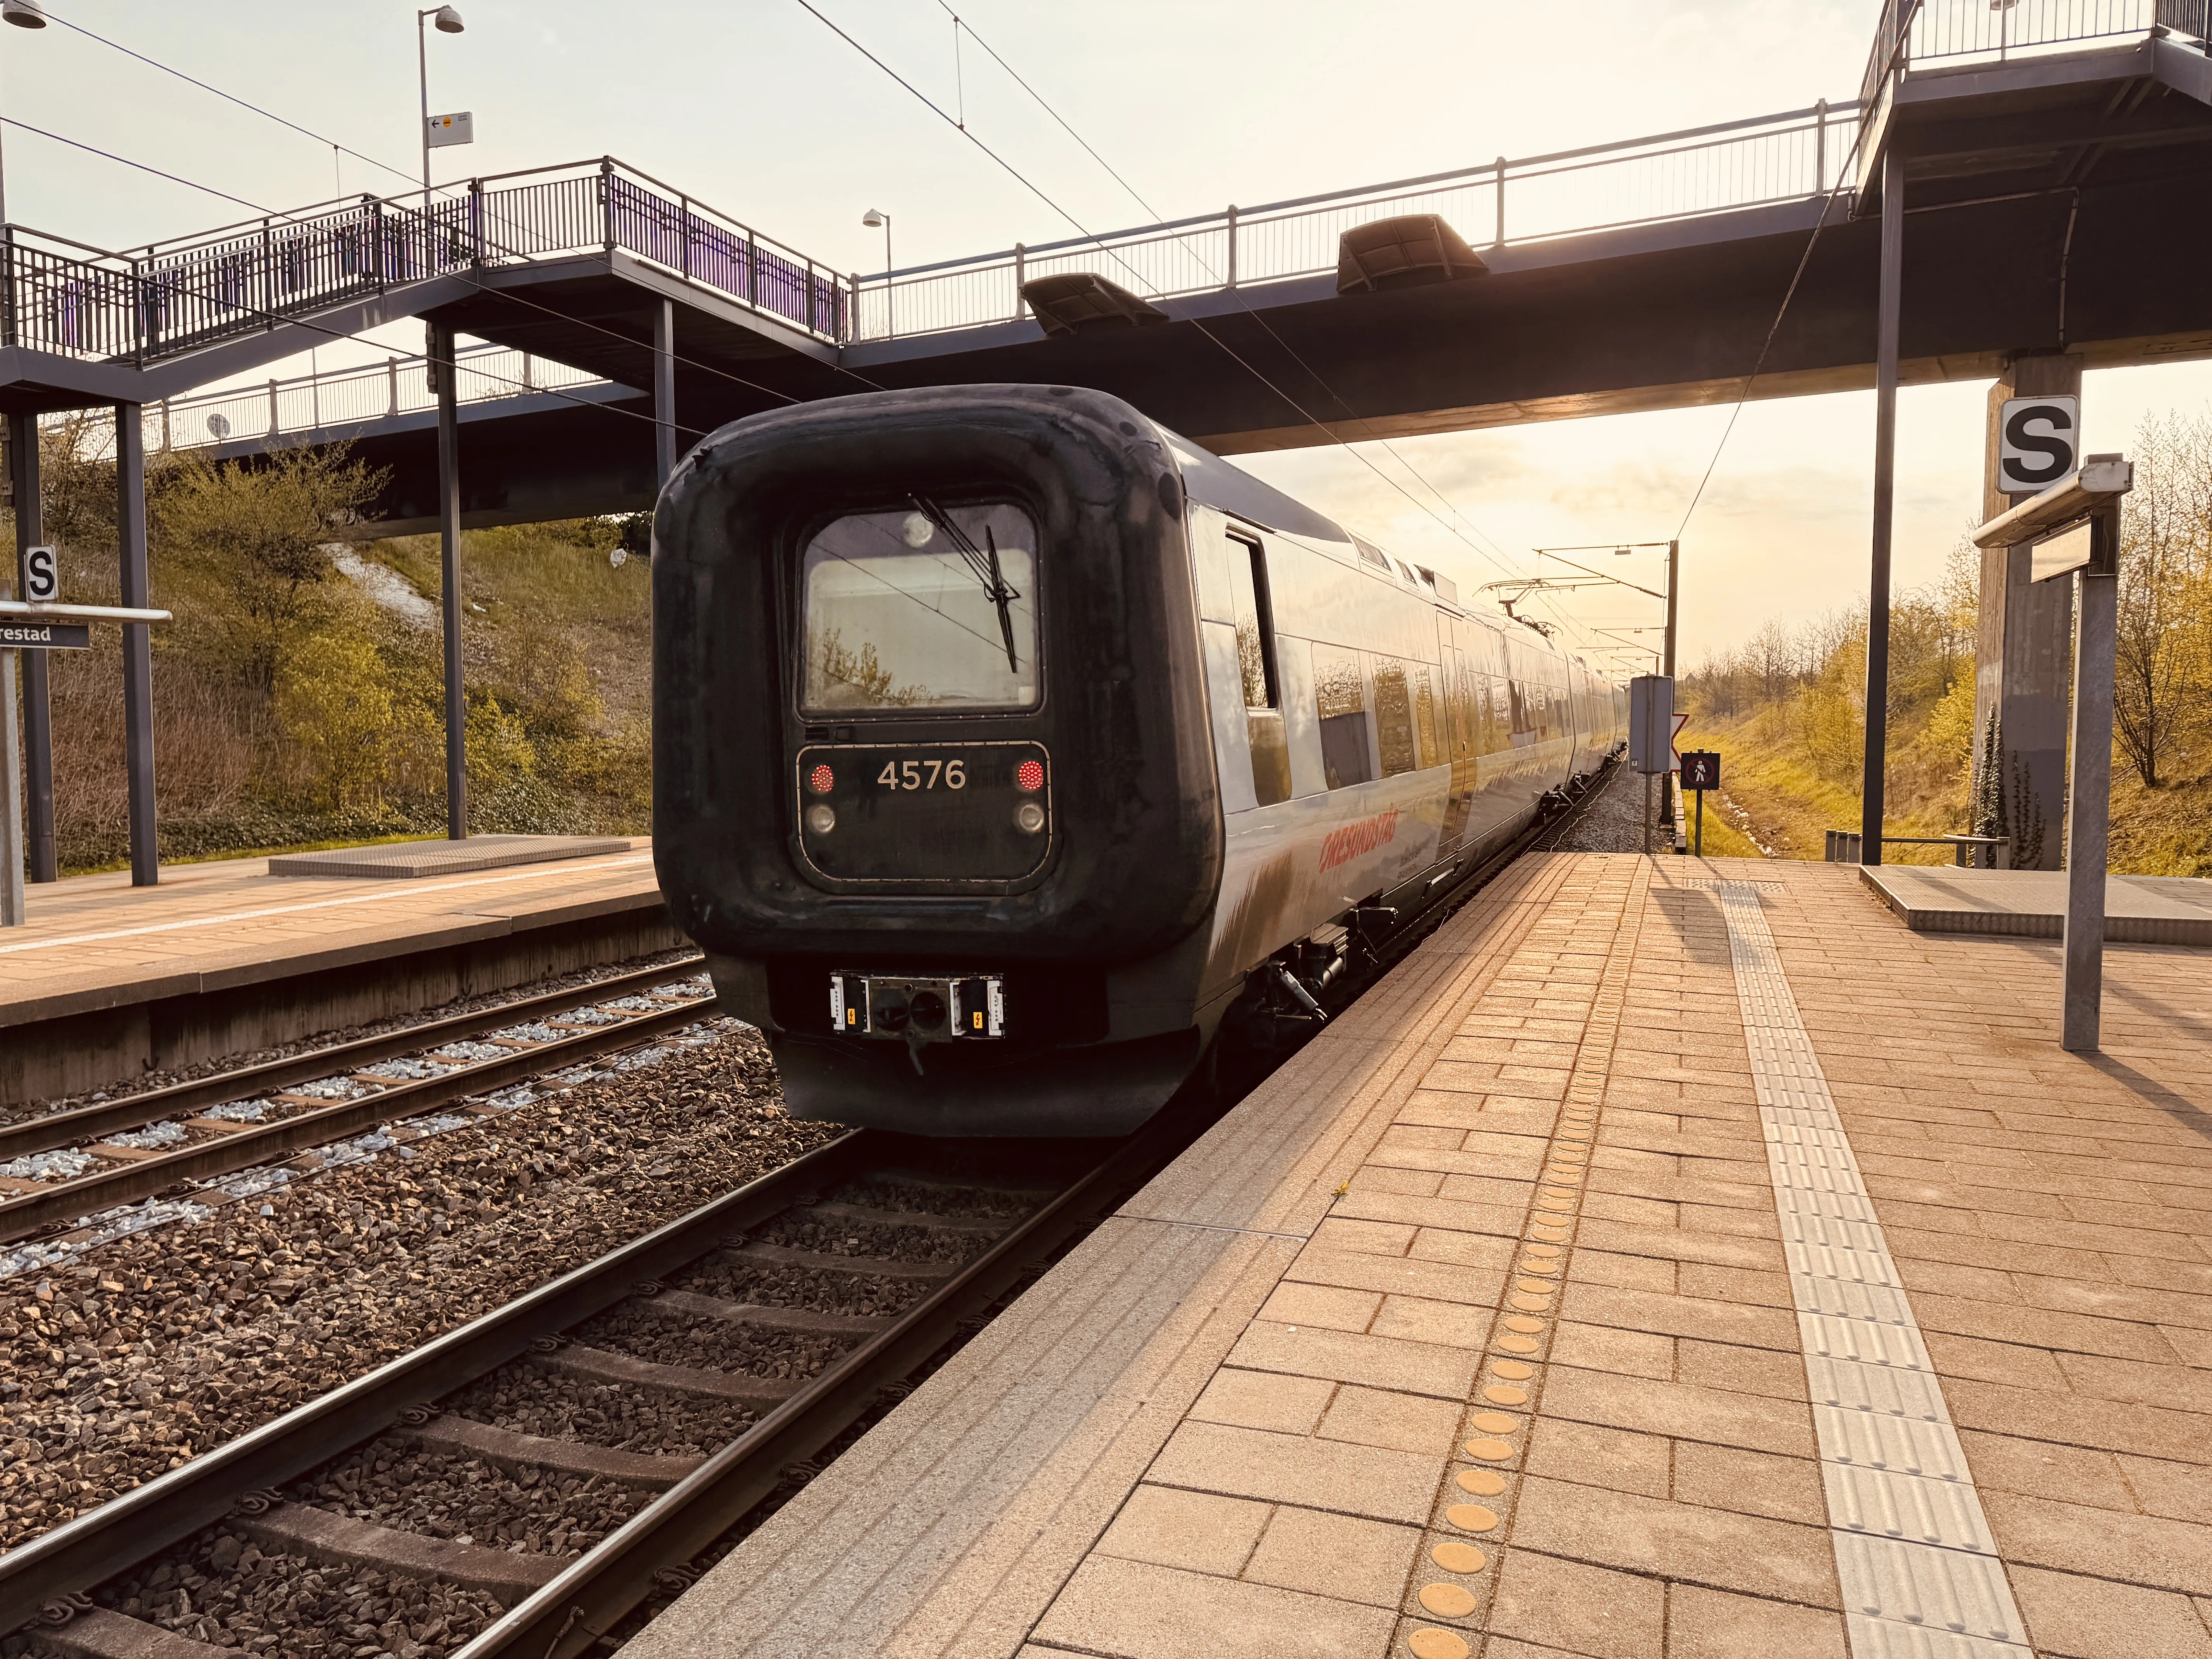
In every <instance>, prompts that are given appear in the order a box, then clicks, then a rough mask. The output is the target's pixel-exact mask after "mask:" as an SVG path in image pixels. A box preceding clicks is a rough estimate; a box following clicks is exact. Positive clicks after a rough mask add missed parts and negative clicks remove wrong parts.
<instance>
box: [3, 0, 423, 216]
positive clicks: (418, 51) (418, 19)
mask: <svg viewBox="0 0 2212 1659" xmlns="http://www.w3.org/2000/svg"><path fill="white" fill-rule="evenodd" d="M7 3H17V0H7ZM426 19H427V20H428V21H432V22H435V24H436V25H437V26H438V33H441V34H459V33H461V31H462V29H463V28H464V27H465V25H464V24H463V23H462V21H461V15H460V13H459V12H457V11H455V10H454V9H453V8H452V7H451V6H432V7H429V8H428V9H426V10H422V11H418V12H416V14H415V67H416V70H417V72H418V75H419V77H420V80H421V82H422V125H421V127H420V128H418V129H417V130H416V137H419V138H421V139H422V205H423V207H424V208H425V209H426V210H427V209H428V207H429V205H430V47H429V39H430V37H429V35H428V33H427V32H426V31H425V30H424V29H423V27H422V24H423V21H424V20H426Z"/></svg>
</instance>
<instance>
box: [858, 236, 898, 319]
mask: <svg viewBox="0 0 2212 1659" xmlns="http://www.w3.org/2000/svg"><path fill="white" fill-rule="evenodd" d="M860 222H861V223H862V224H864V225H866V227H867V228H869V229H870V230H874V229H876V228H878V227H879V226H880V227H881V228H882V230H883V233H884V333H885V334H887V335H889V334H896V333H897V332H898V319H897V318H896V316H895V315H893V314H892V312H891V216H890V214H888V213H885V212H884V211H883V210H881V209H879V208H870V209H869V210H867V211H866V213H864V214H862V215H861V216H860Z"/></svg>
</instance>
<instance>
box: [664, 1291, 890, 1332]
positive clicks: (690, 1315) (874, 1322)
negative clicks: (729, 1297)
mask: <svg viewBox="0 0 2212 1659" xmlns="http://www.w3.org/2000/svg"><path fill="white" fill-rule="evenodd" d="M634 1305H635V1307H636V1308H637V1310H639V1311H640V1312H643V1313H657V1314H665V1315H666V1316H668V1317H669V1318H671V1319H718V1320H720V1321H721V1322H723V1323H725V1324H729V1325H757V1326H760V1327H762V1328H764V1329H767V1330H772V1331H793V1332H798V1333H800V1334H805V1335H807V1336H872V1335H873V1334H875V1333H876V1332H878V1331H879V1330H882V1329H883V1328H884V1327H885V1326H887V1325H889V1324H890V1319H889V1318H888V1317H886V1316H881V1315H877V1314H836V1313H816V1312H815V1311H814V1310H812V1309H811V1308H771V1307H764V1306H762V1305H761V1304H757V1303H752V1302H728V1301H725V1300H724V1299H723V1298H722V1297H719V1296H702V1295H700V1294H699V1293H698V1292H697V1291H659V1293H657V1294H655V1295H653V1296H646V1297H639V1298H638V1300H637V1302H636V1303H635V1304H634Z"/></svg>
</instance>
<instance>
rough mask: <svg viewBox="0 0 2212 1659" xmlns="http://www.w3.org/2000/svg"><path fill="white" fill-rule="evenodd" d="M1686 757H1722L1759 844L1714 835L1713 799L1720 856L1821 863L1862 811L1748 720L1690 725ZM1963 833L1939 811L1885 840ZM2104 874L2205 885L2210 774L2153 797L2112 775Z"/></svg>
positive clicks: (1899, 853)
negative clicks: (2199, 879)
mask: <svg viewBox="0 0 2212 1659" xmlns="http://www.w3.org/2000/svg"><path fill="white" fill-rule="evenodd" d="M1680 744H1681V746H1682V747H1683V748H1685V749H1711V750H1717V752H1718V753H1719V755H1720V757H1721V776H1722V777H1723V779H1725V780H1726V781H1727V783H1728V790H1727V794H1726V797H1725V799H1726V800H1727V803H1728V810H1727V811H1725V812H1724V813H1723V816H1724V817H1734V816H1735V815H1737V814H1743V815H1747V823H1746V824H1745V827H1746V828H1747V829H1749V830H1750V832H1751V834H1752V835H1753V836H1756V837H1757V838H1758V840H1759V842H1764V843H1765V848H1764V849H1763V848H1759V847H1756V846H1753V845H1752V844H1751V842H1750V841H1749V840H1748V839H1747V837H1744V836H1739V835H1737V834H1735V831H1734V830H1731V831H1730V836H1729V840H1730V841H1731V842H1734V843H1735V844H1733V845H1724V844H1723V842H1718V841H1716V839H1715V837H1714V834H1713V816H1714V815H1713V811H1712V805H1713V803H1712V798H1711V797H1710V796H1708V797H1707V798H1706V804H1705V805H1706V815H1705V850H1706V852H1707V853H1708V854H1717V855H1724V856H1731V857H1733V856H1739V855H1741V856H1745V857H1750V856H1755V855H1757V854H1759V853H1760V852H1761V851H1762V850H1767V849H1771V850H1770V851H1768V852H1767V855H1768V856H1771V857H1772V856H1778V857H1781V858H1794V859H1818V858H1819V857H1820V855H1821V853H1822V850H1823V848H1824V846H1825V836H1824V834H1823V832H1824V831H1826V830H1828V829H1856V828H1857V825H1858V815H1859V802H1858V796H1857V793H1856V792H1855V791H1851V790H1846V789H1843V788H1839V787H1837V786H1836V785H1834V784H1832V783H1830V782H1829V781H1826V779H1824V778H1821V777H1820V776H1818V775H1815V774H1814V772H1813V771H1812V770H1811V769H1810V768H1808V767H1807V766H1806V765H1805V764H1804V763H1803V762H1802V760H1799V759H1797V758H1796V757H1792V756H1790V755H1789V754H1786V753H1779V752H1777V751H1775V750H1773V749H1772V748H1771V747H1770V746H1769V745H1767V744H1764V743H1762V742H1760V741H1759V738H1758V737H1757V735H1756V733H1755V732H1754V731H1753V721H1752V720H1750V719H1749V718H1748V717H1746V718H1741V719H1737V720H1711V721H1707V722H1705V723H1703V724H1699V723H1697V722H1694V721H1693V722H1692V724H1691V725H1690V726H1686V727H1685V728H1684V730H1683V732H1682V736H1681V738H1680ZM1965 827H1966V826H1965V824H1964V822H1963V821H1962V820H1960V819H1958V818H1956V817H1954V815H1953V814H1952V813H1951V812H1949V811H1946V810H1944V809H1941V808H1938V809H1936V810H1933V811H1925V812H1918V813H1909V814H1905V815H1903V816H1893V817H1891V819H1890V821H1889V833H1890V834H1892V835H1893V836H1894V835H1905V836H1935V835H1942V834H1945V833H1947V832H1954V831H1957V830H1959V829H1964V828H1965ZM1883 856H1884V857H1885V858H1886V859H1887V860H1888V861H1889V862H1891V863H1893V864H1897V863H1903V864H1948V863H1950V862H1951V861H1952V854H1951V853H1950V852H1949V851H1948V849H1946V848H1939V847H1899V848H1890V849H1889V850H1888V851H1887V852H1886V853H1885V854H1883ZM2110 867H2111V868H2112V870H2113V871H2114V872H2118V873H2122V874H2128V875H2141V876H2212V771H2206V772H2198V773H2197V774H2195V775H2191V776H2188V777H2185V778H2182V779H2180V780H2179V781H2177V782H2174V783H2172V784H2169V785H2166V786H2165V787H2161V788H2158V789H2154V790H2152V789H2145V788H2144V787H2142V783H2141V782H2140V781H2138V780H2137V778H2136V775H2135V773H2134V771H2133V770H2132V769H2130V768H2129V767H2128V766H2127V765H2125V764H2124V763H2121V762H2119V761H2118V760H2116V761H2115V763H2114V765H2113V768H2112V858H2111V864H2110Z"/></svg>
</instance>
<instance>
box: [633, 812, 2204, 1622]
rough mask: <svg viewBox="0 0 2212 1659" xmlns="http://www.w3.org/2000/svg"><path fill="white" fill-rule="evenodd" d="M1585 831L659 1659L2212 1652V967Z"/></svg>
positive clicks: (790, 1526)
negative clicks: (2067, 1040)
mask: <svg viewBox="0 0 2212 1659" xmlns="http://www.w3.org/2000/svg"><path fill="white" fill-rule="evenodd" d="M2058 981H2059V964H2058V951H2057V947H2056V946H2054V945H2047V944H2044V943H2040V942H2037V941H2033V940H2018V939H1958V938H1952V937H1948V936H1942V935H1925V934H1919V933H1913V932H1911V931H1910V930H1909V929H1907V928H1906V927H1904V926H1903V924H1902V923H1901V922H1899V921H1898V920H1897V919H1896V918H1895V917H1894V916H1893V915H1891V914H1890V913H1889V912H1888V911H1887V910H1886V909H1884V908H1881V906H1880V905H1879V904H1878V903H1876V902H1875V901H1874V899H1873V897H1872V896H1870V895H1869V893H1868V892H1867V891H1866V890H1864V889H1863V887H1862V886H1861V884H1860V883H1859V880H1858V878H1857V872H1856V871H1855V870H1853V869H1850V868H1847V867H1842V866H1827V865H1821V864H1810V863H1768V862H1764V861H1739V860H1705V861H1703V862H1692V861H1691V860H1684V859H1676V858H1662V859H1659V860H1646V859H1641V858H1637V857H1630V856H1608V855H1601V854H1547V855H1536V856H1533V857H1531V858H1530V859H1528V860H1523V861H1522V863H1520V864H1519V865H1517V866H1515V868H1514V869H1513V870H1512V871H1511V872H1509V873H1508V874H1507V875H1506V876H1505V877H1504V878H1501V879H1500V880H1499V881H1498V882H1497V883H1495V884H1492V887H1491V888H1490V889H1489V890H1487V891H1486V893H1485V894H1484V895H1483V896H1480V898H1479V899H1478V900H1476V901H1475V902H1474V903H1473V904H1471V905H1470V906H1469V907H1468V908H1466V909H1465V910H1463V911H1462V912H1461V913H1460V914H1459V915H1457V916H1456V917H1455V918H1454V919H1453V920H1452V921H1449V923H1447V924H1446V926H1445V927H1443V928H1442V929H1440V930H1439V931H1438V933H1437V934H1436V935H1435V936H1434V937H1433V938H1432V939H1431V940H1429V941H1428V942H1427V943H1426V944H1425V945H1423V946H1422V947H1421V948H1420V949H1419V950H1418V951H1416V952H1414V953H1413V955H1412V956H1411V957H1408V959H1407V961H1406V962H1405V963H1403V964H1401V966H1400V967H1399V968H1398V969H1397V970H1396V971H1395V973H1394V974H1392V975H1390V976H1389V978H1388V979H1387V980H1386V981H1384V982H1383V984H1382V985H1381V986H1379V987H1376V989H1375V990H1374V991H1372V992H1370V994H1368V995H1367V996H1366V997H1365V998H1364V999H1363V1000H1361V1001H1360V1002H1359V1003H1358V1005H1357V1006H1355V1007H1354V1008H1353V1009H1352V1010H1351V1011H1350V1012H1347V1013H1346V1016H1344V1017H1343V1018H1340V1020H1339V1021H1337V1022H1336V1023H1335V1024H1334V1025H1333V1026H1332V1027H1330V1028H1329V1029H1328V1030H1327V1031H1326V1032H1325V1033H1323V1034H1322V1036H1319V1037H1318V1038H1317V1039H1316V1041H1315V1042H1312V1043H1311V1044H1310V1046H1309V1047H1308V1048H1306V1049H1305V1050H1304V1052H1303V1053H1301V1054H1299V1055H1298V1056H1297V1058H1296V1059H1295V1060H1292V1061H1291V1063H1290V1064H1289V1065H1287V1066H1285V1067H1284V1068H1283V1069H1282V1070H1281V1071H1279V1073H1277V1074H1276V1075H1275V1076H1274V1077H1273V1079H1270V1080H1269V1081H1268V1082H1267V1084H1266V1085H1263V1086H1262V1087H1261V1089H1260V1090H1259V1091H1256V1092H1255V1094H1254V1095H1253V1096H1252V1097H1250V1098H1249V1099H1248V1100H1247V1101H1246V1102H1245V1103H1243V1104H1242V1105H1241V1106H1240V1107H1239V1108H1238V1109H1237V1110H1236V1111H1235V1112H1233V1113H1232V1114H1231V1115H1230V1116H1229V1117H1228V1118H1226V1119H1225V1120H1224V1121H1223V1122H1222V1123H1221V1124H1219V1125H1218V1127H1216V1128H1215V1129H1214V1130H1213V1131H1212V1133H1210V1134H1209V1135H1208V1136H1207V1137H1206V1138H1205V1139H1203V1140H1202V1141H1201V1142H1200V1143H1199V1145H1198V1146H1195V1147H1194V1149H1193V1150H1192V1151H1191V1152H1189V1153H1188V1154H1186V1155H1185V1157H1184V1158H1182V1160H1180V1161H1179V1162H1178V1163H1177V1164H1176V1165H1175V1166H1174V1167H1172V1168H1171V1169H1170V1170H1168V1171H1166V1172H1165V1173H1164V1174H1163V1175H1162V1176H1160V1177H1159V1178H1158V1180H1156V1181H1155V1182H1152V1184H1151V1185H1150V1186H1149V1187H1148V1188H1146V1189H1145V1190H1144V1191H1143V1192H1142V1193H1140V1194H1138V1195H1137V1196H1136V1197H1135V1198H1133V1200H1131V1201H1130V1202H1129V1203H1128V1204H1127V1205H1126V1206H1123V1207H1122V1208H1121V1211H1120V1212H1118V1213H1116V1214H1115V1216H1113V1217H1112V1218H1109V1220H1108V1221H1107V1222H1106V1223H1105V1224H1104V1225H1103V1226H1101V1227H1100V1228H1099V1229H1098V1231H1097V1232H1096V1233H1094V1234H1093V1235H1092V1236H1091V1237H1090V1238H1089V1239H1088V1240H1086V1241H1085V1243H1083V1244H1082V1245H1080V1246H1079V1248H1077V1249H1075V1250H1074V1251H1073V1252H1072V1253H1071V1254H1070V1255H1068V1256H1067V1257H1066V1258H1065V1259H1064V1260H1063V1261H1061V1262H1060V1263H1059V1264H1058V1265H1057V1266H1056V1267H1054V1269H1053V1270H1052V1271H1051V1272H1050V1273H1048V1274H1047V1275H1046V1276H1045V1277H1044V1278H1043V1279H1041V1280H1040V1281H1039V1282H1038V1283H1037V1284H1036V1285H1035V1286H1034V1287H1032V1288H1031V1289H1030V1291H1027V1292H1025V1293H1024V1296H1023V1297H1021V1299H1020V1300H1019V1301H1018V1302H1017V1303H1016V1304H1014V1306H1013V1307H1012V1309H1011V1310H1009V1311H1008V1312H1007V1313H1006V1315H1004V1316H1001V1317H1000V1319H998V1320H997V1321H996V1322H994V1323H993V1324H992V1325H991V1326H990V1327H989V1328H987V1329H986V1330H985V1331H984V1332H983V1333H982V1334H981V1335H980V1336H978V1337H977V1338H976V1339H975V1340H974V1341H973V1342H971V1343H970V1344H969V1346H967V1347H965V1348H964V1349H963V1350H962V1351H961V1352H959V1353H958V1354H957V1355H956V1356H955V1357H954V1358H952V1359H951V1361H950V1362H949V1363H948V1364H945V1366H944V1367H943V1369H941V1370H939V1371H938V1372H937V1373H936V1374H935V1375H934V1376H932V1377H931V1378H930V1379H929V1380H928V1381H927V1382H926V1383H923V1384H922V1385H921V1387H920V1388H919V1389H916V1390H915V1393H914V1394H913V1395H911V1396H909V1397H908V1399H907V1400H906V1401H903V1402H902V1403H901V1404H900V1405H899V1406H898V1407H897V1408H896V1410H894V1411H892V1412H891V1413H890V1414H889V1415H888V1416H887V1417H886V1418H885V1419H884V1420H883V1421H882V1422H880V1423H879V1424H878V1425H877V1426H876V1427H874V1428H873V1429H872V1430H871V1431H869V1432H868V1433H867V1434H866V1436H865V1437H863V1438H861V1439H860V1441H859V1442H858V1443H856V1444H855V1445H854V1447H853V1448H852V1449H849V1450H848V1451H847V1452H846V1453H845V1454H844V1455H842V1456H841V1457H840V1458H838V1459H837V1461H836V1462H834V1463H833V1464H831V1465H830V1466H829V1468H828V1469H827V1470H826V1471H825V1472H824V1473H823V1474H822V1475H821V1476H820V1477H819V1478H817V1479H816V1480H813V1481H811V1483H810V1484H809V1485H808V1486H806V1487H805V1489H804V1490H803V1491H801V1492H799V1494H797V1495H796V1496H795V1497H794V1498H793V1499H792V1500H791V1501H790V1502H789V1503H788V1504H786V1505H785V1506H784V1507H783V1508H782V1509H781V1510H779V1511H778V1512H777V1513H776V1514H775V1516H772V1517H771V1518H770V1519H769V1521H767V1522H765V1523H764V1524H763V1526H762V1527H761V1528H759V1529H758V1530H757V1532H755V1533H754V1534H752V1535H751V1536H750V1537H749V1538H748V1539H747V1540H745V1541H744V1542H743V1543H742V1544H741V1545H740V1546H739V1547H738V1548H737V1549H736V1550H735V1551H733V1552H732V1553H731V1554H730V1555H729V1556H727V1557H726V1559H723V1560H722V1561H721V1562H720V1564H719V1565H717V1566H716V1567H715V1568H714V1570H713V1571H711V1572H709V1573H708V1575H707V1576H706V1577H704V1578H702V1580H701V1581H700V1582H699V1583H697V1584H696V1585H695V1586H694V1587H693V1588H692V1589H690V1591H689V1592H688V1593H687V1594H686V1595H684V1597H683V1598H682V1599H681V1600H680V1601H678V1602H677V1603H676V1604H675V1605H674V1607H671V1609H670V1610H668V1611H667V1612H666V1613H664V1614H663V1615H662V1616H661V1617H660V1618H659V1619H658V1620H655V1621H654V1622H653V1623H652V1624H651V1625H650V1626H647V1628H646V1629H645V1630H644V1631H643V1632H642V1633H641V1634H640V1635H638V1636H637V1637H635V1638H633V1639H632V1640H631V1642H630V1643H629V1645H628V1648H627V1650H626V1653H627V1656H628V1659H706V1656H709V1655H714V1656H720V1655H726V1654H735V1653H743V1654H745V1655H747V1656H749V1659H783V1656H794V1659H795V1656H801V1655H805V1656H814V1655H818V1654H823V1653H833V1652H834V1653H837V1654H840V1655H881V1656H892V1655H896V1656H900V1659H924V1656H962V1659H985V1656H987V1659H1048V1656H1050V1659H1058V1656H1062V1655H1073V1654H1080V1655H1088V1656H1109V1659H1111V1656H1121V1659H1188V1656H1197V1655H1215V1654H1219V1655H1237V1654H1254V1655H1269V1656H1277V1655H1282V1656H1298V1659H1323V1656H1327V1659H1339V1656H1341V1659H1381V1656H1385V1655H1389V1656H1394V1659H1397V1656H1415V1659H1464V1656H1468V1655H1470V1654H1474V1653H1480V1654H1481V1655H1483V1656H1484V1659H1543V1656H1549V1655H1557V1654H1576V1655H1587V1656H1596V1659H1645V1656H1649V1659H1752V1656H1758V1659H1771V1656H1776V1655H1784V1656H1789V1659H1841V1656H1844V1655H1846V1654H1849V1655H1851V1656H1854V1659H1869V1656H1888V1655H1899V1656H1904V1655H1912V1656H1919V1659H2000V1656H2005V1659H2027V1656H2028V1655H2029V1654H2030V1652H2031V1650H2033V1651H2035V1652H2039V1653H2043V1654H2047V1655H2061V1656H2079V1659H2121V1656H2128V1659H2138V1656H2148V1655H2160V1656H2201V1655H2206V1654H2212V1631H2208V1626H2207V1620H2208V1618H2212V1469H2208V1467H2207V1466H2208V1465H2212V1113H2209V1112H2208V1108H2212V952H2203V951H2188V950H2183V949H2177V948H2173V947H2166V946H2154V945H2118V946H2114V947H2112V949H2111V950H2110V951H2108V955H2107V966H2106V987H2107V997H2106V1012H2105V1031H2106V1044H2107V1047H2106V1052H2105V1053H2104V1054H2098V1055H2090V1056H2075V1055H2070V1054H2066V1053H2064V1052H2063V1051H2062V1050H2061V1049H2060V1048H2058V1045H2057V1012H2058V1000H2059V986H2058Z"/></svg>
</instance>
